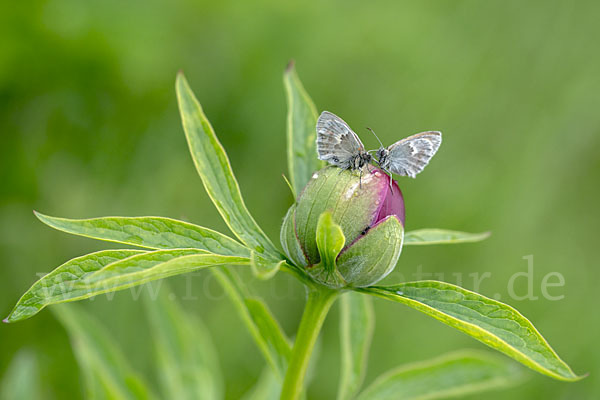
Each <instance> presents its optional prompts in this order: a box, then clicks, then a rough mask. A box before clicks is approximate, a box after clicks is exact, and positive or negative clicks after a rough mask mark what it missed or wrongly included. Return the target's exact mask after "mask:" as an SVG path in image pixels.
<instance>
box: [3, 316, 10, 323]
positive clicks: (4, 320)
mask: <svg viewBox="0 0 600 400" xmlns="http://www.w3.org/2000/svg"><path fill="white" fill-rule="evenodd" d="M2 322H4V323H5V324H9V323H10V321H9V320H8V317H6V318H4V319H3V320H2Z"/></svg>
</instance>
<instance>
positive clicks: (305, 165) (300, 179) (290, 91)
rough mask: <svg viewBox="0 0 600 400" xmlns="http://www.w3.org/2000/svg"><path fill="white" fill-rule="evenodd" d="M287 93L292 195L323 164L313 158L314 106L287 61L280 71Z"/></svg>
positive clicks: (314, 145) (314, 147)
mask: <svg viewBox="0 0 600 400" xmlns="http://www.w3.org/2000/svg"><path fill="white" fill-rule="evenodd" d="M283 83H284V86H285V92H286V97H287V104H288V112H287V145H288V151H287V153H288V170H289V172H290V178H291V181H292V187H293V189H294V196H296V195H297V194H298V193H300V192H301V191H302V189H303V188H304V186H306V183H307V182H308V180H309V179H310V176H311V175H312V173H313V172H314V171H316V170H318V169H321V168H322V167H323V163H322V162H321V161H320V160H319V159H318V158H317V145H316V127H317V117H318V114H317V109H316V107H315V105H314V103H313V101H312V100H311V99H310V97H309V96H308V94H307V93H306V91H305V90H304V87H303V86H302V83H301V82H300V79H299V78H298V74H297V73H296V69H295V68H294V63H293V62H291V63H290V64H289V65H288V67H287V68H286V70H285V73H284V75H283Z"/></svg>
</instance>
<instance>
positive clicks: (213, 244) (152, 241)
mask: <svg viewBox="0 0 600 400" xmlns="http://www.w3.org/2000/svg"><path fill="white" fill-rule="evenodd" d="M34 213H35V216H36V217H38V218H39V219H40V221H42V222H43V223H45V224H46V225H48V226H50V227H52V228H54V229H58V230H60V231H63V232H67V233H71V234H74V235H79V236H85V237H89V238H93V239H100V240H106V241H109V242H116V243H123V244H130V245H133V246H139V247H145V248H149V249H182V248H194V249H202V250H208V251H210V252H211V253H215V254H222V255H227V256H244V257H249V256H250V252H249V250H248V249H247V248H246V247H245V246H243V245H241V244H239V243H238V242H237V241H235V240H233V239H231V238H230V237H228V236H225V235H223V234H222V233H219V232H216V231H213V230H211V229H208V228H203V227H201V226H198V225H194V224H190V223H188V222H183V221H178V220H175V219H171V218H163V217H103V218H90V219H68V218H57V217H50V216H48V215H44V214H41V213H38V212H34Z"/></svg>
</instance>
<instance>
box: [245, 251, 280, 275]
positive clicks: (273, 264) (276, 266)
mask: <svg viewBox="0 0 600 400" xmlns="http://www.w3.org/2000/svg"><path fill="white" fill-rule="evenodd" d="M284 264H285V260H281V261H271V260H265V259H264V258H263V257H261V256H260V255H258V254H257V253H256V252H254V251H253V252H252V254H251V255H250V267H251V268H252V273H253V274H254V276H256V277H257V278H258V279H263V280H267V279H271V278H272V277H274V276H275V274H276V273H277V272H278V271H279V270H280V269H281V266H282V265H284Z"/></svg>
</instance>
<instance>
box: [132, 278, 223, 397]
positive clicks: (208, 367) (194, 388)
mask: <svg viewBox="0 0 600 400" xmlns="http://www.w3.org/2000/svg"><path fill="white" fill-rule="evenodd" d="M171 296H175V295H174V293H171V292H170V291H169V289H168V286H165V285H163V286H161V288H160V291H159V294H158V297H156V298H151V296H145V298H144V300H145V304H146V310H147V313H148V317H149V319H150V325H151V328H152V329H151V333H152V336H153V338H154V343H155V349H156V368H157V372H158V378H159V382H160V384H161V388H162V398H164V399H182V400H184V399H190V400H191V399H203V400H217V399H222V398H223V390H224V388H223V380H222V377H221V372H220V367H219V362H218V358H217V354H216V352H215V348H214V345H213V343H212V341H211V339H210V334H209V332H208V330H207V328H206V327H205V326H204V324H203V323H202V322H201V321H200V320H199V319H198V318H197V317H196V316H195V315H191V314H188V313H186V312H185V311H184V310H183V309H182V308H181V306H180V305H179V304H178V303H177V301H176V300H175V298H174V297H171Z"/></svg>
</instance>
